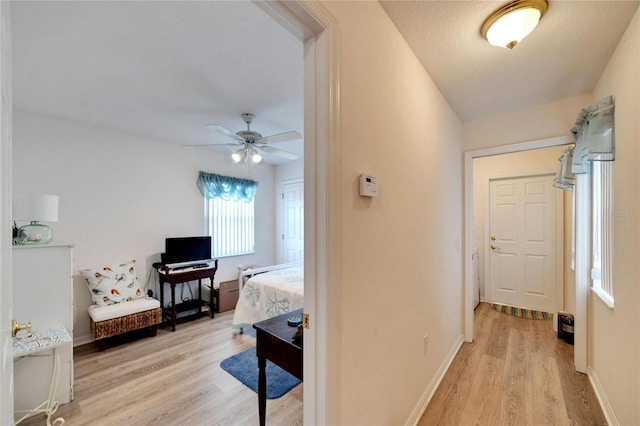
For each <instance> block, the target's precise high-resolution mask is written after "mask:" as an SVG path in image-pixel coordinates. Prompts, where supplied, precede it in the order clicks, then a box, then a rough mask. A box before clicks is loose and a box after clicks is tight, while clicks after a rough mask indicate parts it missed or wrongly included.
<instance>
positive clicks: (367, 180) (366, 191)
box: [360, 175, 378, 197]
mask: <svg viewBox="0 0 640 426" xmlns="http://www.w3.org/2000/svg"><path fill="white" fill-rule="evenodd" d="M360 195H361V196H363V197H377V196H378V180H377V179H376V178H374V177H373V176H367V175H360Z"/></svg>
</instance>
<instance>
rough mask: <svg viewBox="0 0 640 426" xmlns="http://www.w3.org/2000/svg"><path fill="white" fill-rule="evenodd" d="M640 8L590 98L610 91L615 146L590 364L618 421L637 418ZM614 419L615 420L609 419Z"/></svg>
mask: <svg viewBox="0 0 640 426" xmlns="http://www.w3.org/2000/svg"><path fill="white" fill-rule="evenodd" d="M639 76H640V10H638V11H636V14H635V16H634V17H633V19H632V21H631V23H630V24H629V27H628V28H627V30H626V32H625V34H624V36H623V38H622V40H621V41H620V43H619V44H618V47H617V49H616V52H615V54H614V55H613V56H612V58H611V60H610V61H609V64H608V65H607V68H606V69H605V71H604V73H603V74H602V76H601V77H600V81H599V82H598V84H597V86H596V89H595V90H594V95H595V99H600V98H602V97H604V96H608V95H614V96H615V101H616V111H615V126H616V128H615V149H616V159H615V163H614V196H613V202H614V212H613V214H614V216H613V244H614V245H613V293H614V298H615V307H614V308H613V309H610V308H608V307H607V306H606V305H605V304H604V303H602V301H601V300H600V299H599V298H598V297H596V296H594V295H591V304H590V307H591V312H592V314H593V316H592V322H591V329H590V330H589V335H588V337H587V340H588V341H589V342H591V345H590V349H591V352H590V354H589V355H590V357H589V365H590V366H591V367H592V369H593V374H595V375H596V376H597V377H598V378H599V382H600V383H601V385H602V388H603V390H604V392H605V393H606V397H607V399H608V400H609V402H610V403H611V408H612V410H613V413H614V415H615V417H616V418H617V421H618V422H619V424H622V425H630V424H638V421H639V419H640V323H639V320H638V318H639V316H638V312H639V311H640V290H639V284H638V283H640V272H639V269H638V264H639V262H638V259H640V247H639V245H640V191H639V190H638V188H639V187H640V171H639V165H640V124H639V123H640V120H639V117H640V77H639ZM613 424H615V423H613Z"/></svg>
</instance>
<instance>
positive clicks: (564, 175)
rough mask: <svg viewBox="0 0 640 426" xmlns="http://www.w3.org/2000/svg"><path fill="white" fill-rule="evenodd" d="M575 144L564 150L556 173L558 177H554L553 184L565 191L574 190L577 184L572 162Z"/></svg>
mask: <svg viewBox="0 0 640 426" xmlns="http://www.w3.org/2000/svg"><path fill="white" fill-rule="evenodd" d="M573 149H574V147H573V145H572V146H570V147H568V148H567V149H565V150H564V151H562V154H561V155H560V158H558V161H559V162H560V168H559V169H558V172H557V173H556V177H555V178H553V186H555V187H556V188H560V189H564V190H565V191H573V187H574V186H575V184H576V178H575V175H574V174H573V172H571V163H572V162H573Z"/></svg>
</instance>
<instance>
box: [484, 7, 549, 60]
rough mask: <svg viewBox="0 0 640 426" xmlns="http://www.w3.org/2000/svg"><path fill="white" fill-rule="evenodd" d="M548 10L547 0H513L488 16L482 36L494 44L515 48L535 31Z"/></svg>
mask: <svg viewBox="0 0 640 426" xmlns="http://www.w3.org/2000/svg"><path fill="white" fill-rule="evenodd" d="M546 11H547V2H546V0H516V1H512V2H511V3H509V4H507V5H506V6H504V7H502V8H500V9H498V10H496V11H495V12H494V13H493V14H492V15H491V16H490V17H489V18H487V20H486V21H485V22H484V24H483V25H482V29H481V33H482V36H483V37H485V38H486V39H487V40H488V41H489V44H492V45H493V46H499V47H506V48H507V49H513V48H514V47H515V46H516V45H517V44H518V43H520V42H521V41H522V40H523V39H524V38H525V37H526V36H528V35H529V34H530V33H531V32H532V31H533V29H534V28H535V27H536V25H538V22H539V21H540V19H542V16H543V15H544V13H545V12H546Z"/></svg>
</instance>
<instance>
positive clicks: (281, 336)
mask: <svg viewBox="0 0 640 426" xmlns="http://www.w3.org/2000/svg"><path fill="white" fill-rule="evenodd" d="M300 315H302V309H298V310H296V311H293V312H288V313H286V314H284V315H280V316H277V317H273V318H269V319H267V320H264V321H260V322H257V323H255V324H253V328H255V329H256V355H257V357H258V413H259V414H260V426H264V425H265V421H266V418H265V417H266V413H267V374H266V367H267V360H269V361H271V362H273V363H274V364H276V365H277V366H279V367H280V368H282V369H284V370H286V371H288V372H289V373H291V374H292V375H294V376H295V377H297V378H298V379H300V380H302V340H300V341H296V342H294V341H293V339H292V337H293V334H294V333H295V332H296V327H291V326H289V325H288V324H287V318H289V317H293V316H300Z"/></svg>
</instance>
